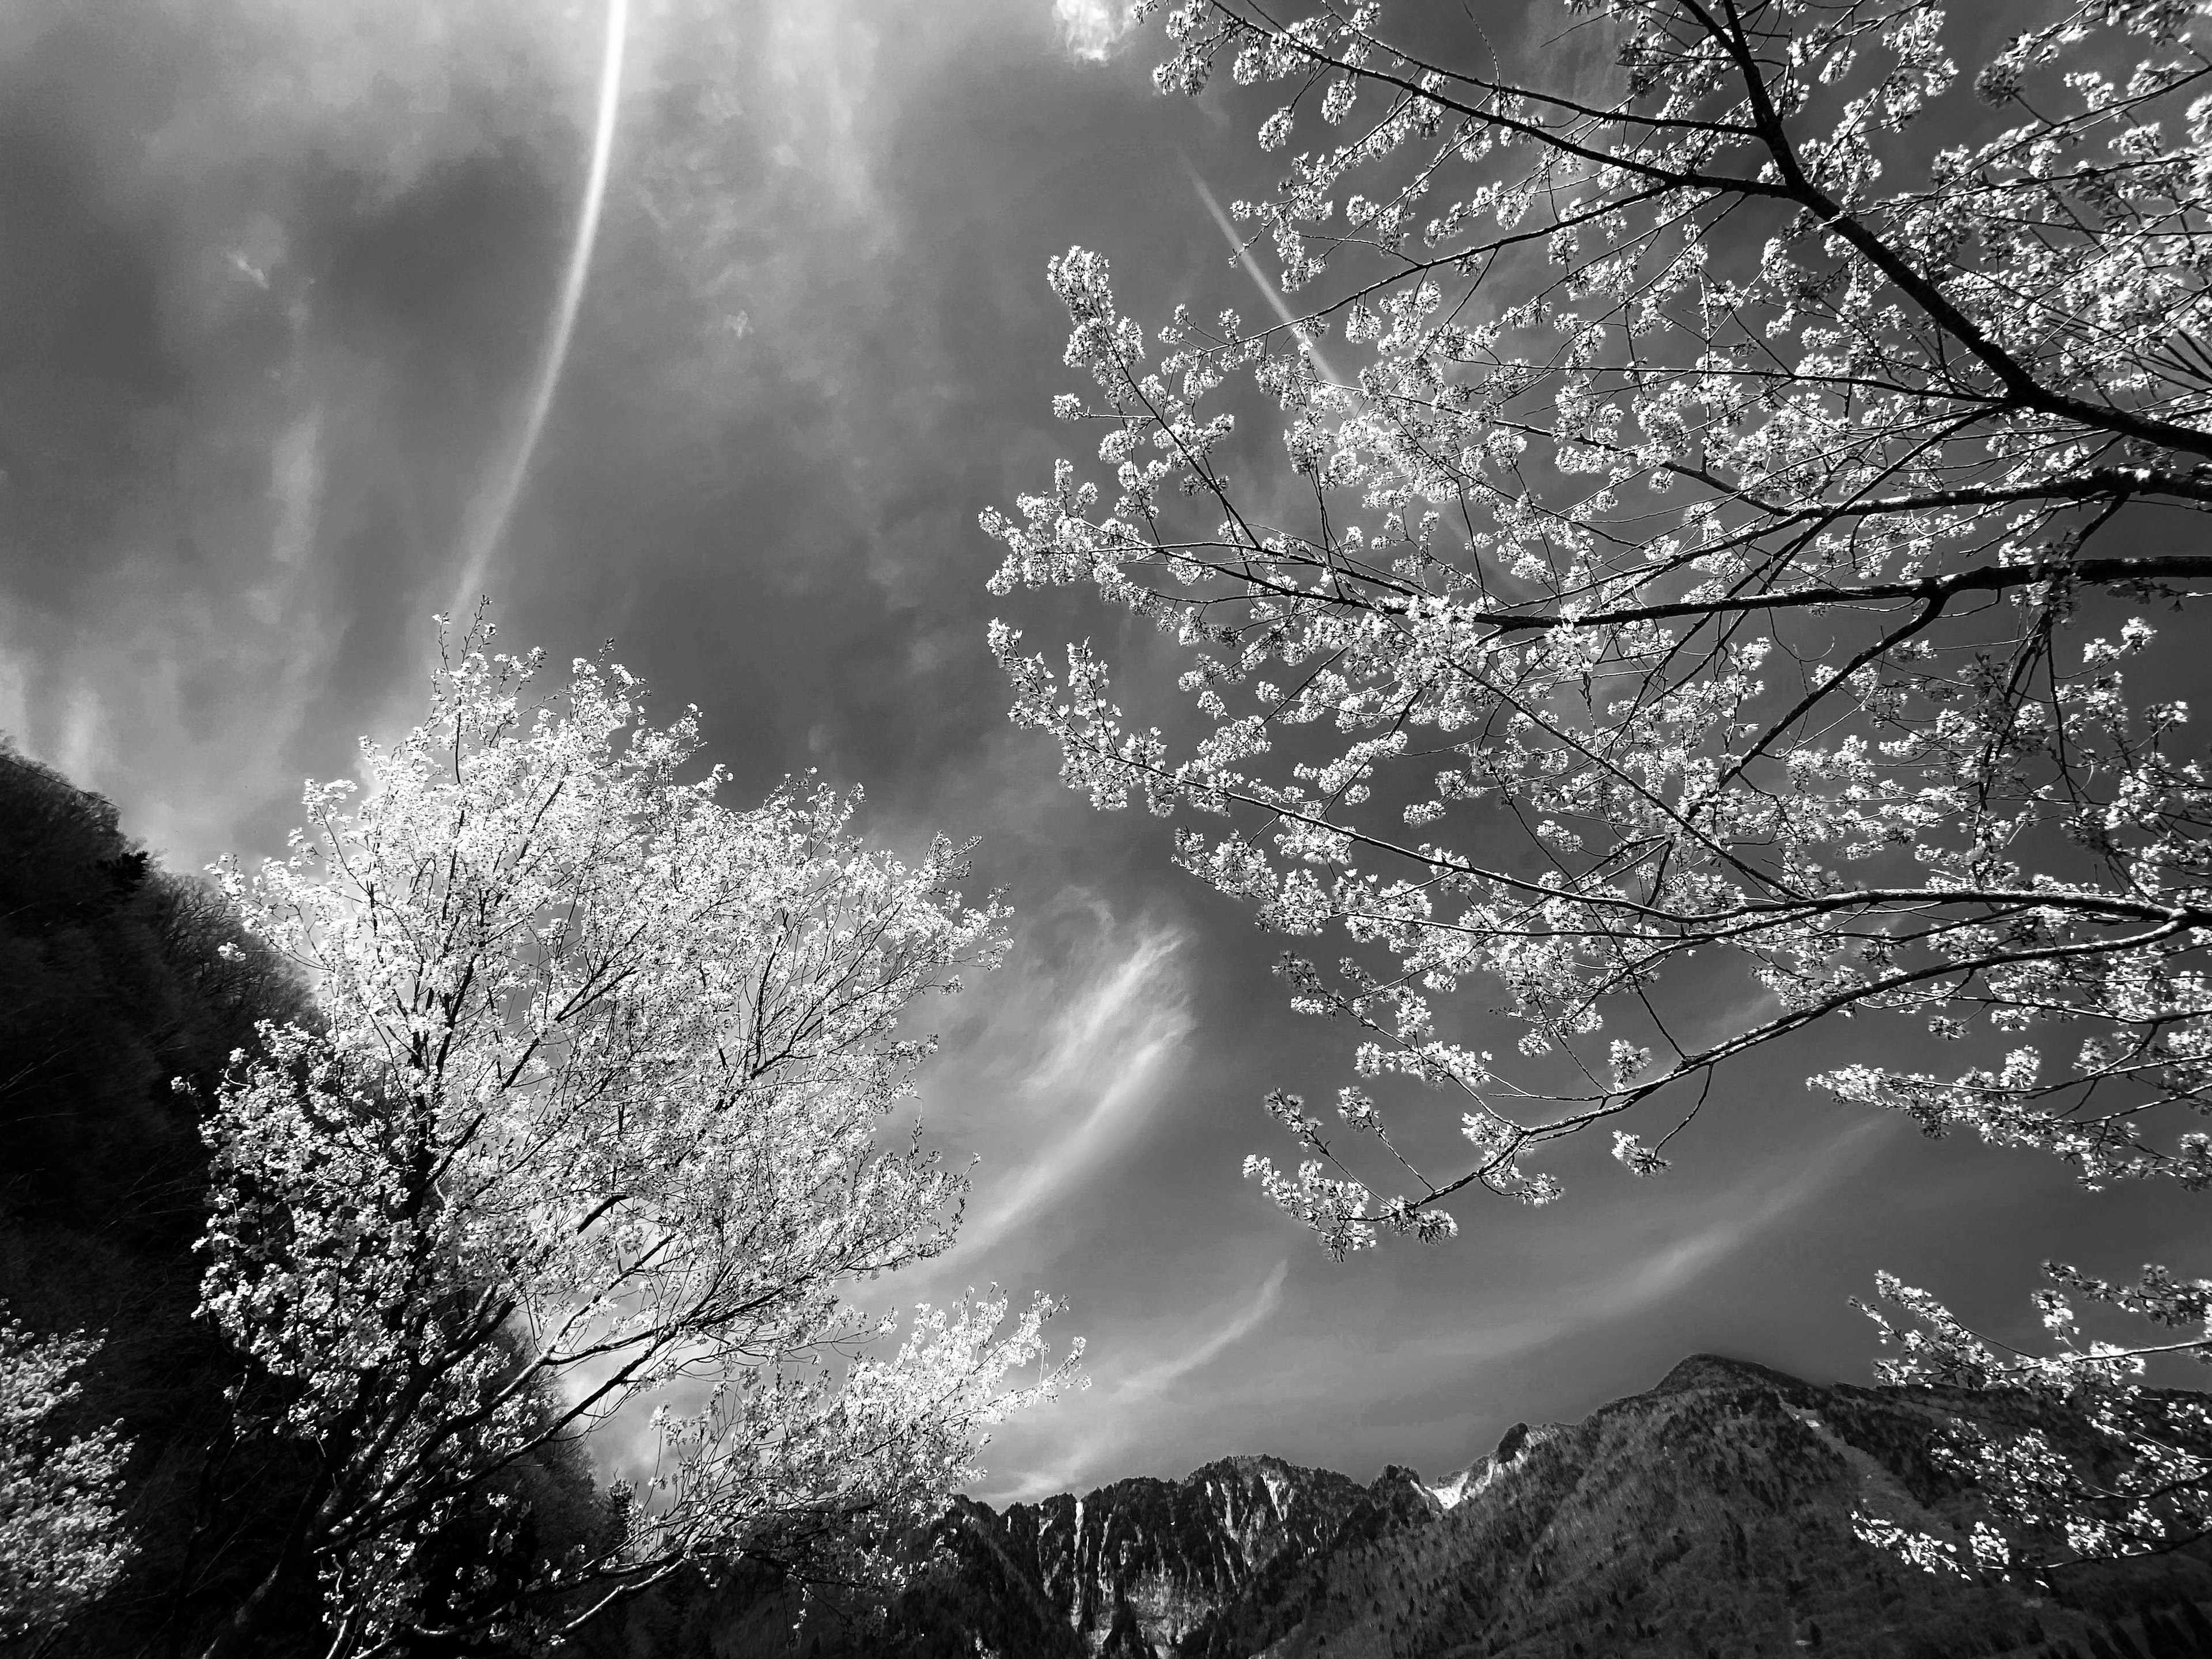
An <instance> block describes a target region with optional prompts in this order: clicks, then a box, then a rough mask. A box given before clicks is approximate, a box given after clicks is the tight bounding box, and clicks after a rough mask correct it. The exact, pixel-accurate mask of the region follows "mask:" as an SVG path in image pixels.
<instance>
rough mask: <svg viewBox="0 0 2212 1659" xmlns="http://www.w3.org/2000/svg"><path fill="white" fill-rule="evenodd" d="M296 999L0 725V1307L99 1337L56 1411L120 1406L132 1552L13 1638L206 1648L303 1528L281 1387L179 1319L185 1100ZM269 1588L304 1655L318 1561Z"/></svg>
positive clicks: (112, 1419)
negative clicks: (79, 1606)
mask: <svg viewBox="0 0 2212 1659" xmlns="http://www.w3.org/2000/svg"><path fill="white" fill-rule="evenodd" d="M309 1010H310V1003H309V1000H308V998H307V994H306V993H305V990H304V987H302V986H301V983H300V982H299V981H298V979H297V978H296V976H295V975H293V974H292V973H291V972H290V971H289V969H288V967H287V965H286V964H285V963H282V962H280V961H277V960H276V959H275V958H274V957H272V956H271V955H270V952H269V951H267V949H266V948H265V947H264V946H262V945H260V944H259V943H258V941H257V940H255V939H253V938H252V936H251V935H249V934H247V933H245V932H244V931H243V930H242V929H241V928H240V927H239V926H238V925H237V923H236V921H234V918H233V916H232V915H231V913H230V911H229V908H228V905H227V903H226V902H225V901H224V900H223V898H222V896H221V895H220V894H219V893H218V892H216V890H214V889H213V888H211V887H210V885H208V884H205V883H204V882H202V881H200V880H198V879H196V878H191V877H186V876H181V875H179V874H176V873H174V872H168V871H165V870H163V869H161V867H160V866H158V865H157V864H156V863H155V860H153V859H152V857H151V856H150V855H149V854H148V853H147V852H146V850H145V849H144V848H142V847H140V846H138V845H137V844H136V843H135V842H132V841H131V839H130V838H129V837H128V836H125V834H124V833H123V831H122V829H121V828H120V826H119V824H118V820H117V815H116V811H115V808H114V807H113V806H112V805H110V804H109V803H108V802H106V800H103V799H100V797H98V796H96V795H93V794H88V793H86V792H84V791H82V790H81V789H78V788H76V787H74V786H73V785H71V784H70V782H69V781H67V780H66V779H64V778H63V777H61V776H60V775H58V774H56V773H55V772H54V771H52V769H48V768H46V767H45V766H42V765H40V764H38V763H35V762H33V761H31V760H28V759H27V758H25V757H23V756H21V755H20V754H18V753H16V752H15V751H14V750H12V749H9V748H6V747H4V746H0V1133H4V1137H5V1139H4V1146H5V1152H4V1154H0V1318H5V1319H13V1320H15V1321H18V1322H21V1324H23V1325H25V1326H27V1327H28V1328H30V1329H31V1330H33V1332H36V1333H39V1334H62V1333H68V1332H76V1331H82V1332H85V1333H87V1334H88V1335H91V1336H93V1337H94V1338H96V1339H99V1340H100V1341H101V1343H102V1346H101V1347H100V1350H99V1352H98V1354H97V1356H96V1358H94V1360H93V1361H92V1363H91V1364H90V1365H89V1366H88V1368H87V1369H86V1370H85V1371H84V1372H83V1374H82V1376H81V1377H80V1378H79V1381H80V1383H81V1384H82V1392H81V1394H80V1395H79V1397H78V1398H77V1399H76V1401H73V1402H72V1403H71V1406H70V1413H72V1414H73V1415H74V1416H75V1417H76V1418H79V1419H82V1426H85V1427H90V1426H93V1425H102V1424H110V1423H119V1424H120V1425H121V1427H122V1431H123V1432H124V1433H125V1435H126V1436H127V1437H129V1441H130V1444H131V1456H130V1461H129V1464H128V1468H127V1478H126V1480H125V1488H124V1492H122V1494H121V1498H122V1502H123V1505H124V1508H125V1515H126V1518H127V1521H128V1524H129V1528H130V1534H131V1545H132V1547H133V1554H132V1559H131V1565H130V1566H129V1567H128V1569H127V1570H126V1571H125V1574H124V1576H123V1577H122V1578H121V1580H120V1581H119V1582H118V1584H117V1585H116V1586H115V1587H114V1589H112V1591H111V1592H110V1593H109V1594H108V1595H106V1596H104V1597H102V1598H101V1600H100V1601H99V1602H98V1604H96V1605H95V1606H94V1607H92V1608H91V1609H90V1610H89V1611H88V1612H85V1613H81V1614H79V1615H78V1616H77V1617H76V1618H75V1619H74V1620H70V1622H69V1624H68V1625H67V1626H66V1627H65V1628H64V1627H61V1626H58V1624H54V1625H49V1626H47V1627H46V1628H43V1629H41V1630H40V1631H39V1632H35V1633H34V1634H33V1636H31V1637H30V1638H28V1640H27V1644H20V1646H21V1651H24V1652H26V1653H35V1654H38V1655H40V1656H41V1659H62V1656H76V1655H85V1656H93V1655H97V1656H109V1655H114V1656H131V1655H141V1656H145V1659H155V1656H175V1659H184V1656H190V1655H197V1654H199V1653H201V1652H203V1651H204V1650H205V1649H206V1648H207V1647H208V1645H209V1644H210V1642H212V1641H213V1640H214V1639H215V1638H216V1637H217V1636H218V1635H219V1634H220V1632H221V1631H222V1628H223V1626H224V1625H225V1623H226V1622H227V1621H228V1620H229V1618H230V1617H231V1615H232V1614H233V1613H234V1612H235V1610H236V1609H237V1608H238V1607H239V1606H240V1604H241V1603H242V1602H243V1601H245V1600H246V1598H247V1597H249V1596H251V1595H253V1594H254V1592H255V1590H256V1589H257V1587H258V1586H261V1585H262V1584H263V1583H264V1581H266V1580H268V1579H269V1578H270V1570H271V1568H272V1567H273V1566H275V1565H276V1564H277V1562H278V1561H279V1560H280V1559H282V1558H283V1556H284V1553H285V1547H286V1541H287V1540H288V1539H289V1538H290V1537H291V1536H293V1535H294V1534H295V1522H296V1521H297V1519H298V1518H299V1510H300V1507H301V1500H302V1498H303V1497H304V1496H305V1494H306V1492H307V1489H308V1485H309V1482H310V1480H311V1478H312V1474H313V1461H312V1460H313V1457H314V1455H315V1452H314V1449H313V1448H312V1447H309V1446H307V1445H304V1444H301V1443H298V1442H296V1441H291V1440H287V1439H283V1438H281V1437H278V1436H277V1435H276V1434H275V1433H273V1432H272V1431H270V1429H269V1428H268V1427H266V1426H265V1425H266V1424H267V1423H269V1422H270V1420H271V1419H273V1417H274V1414H275V1413H276V1412H278V1411H281V1409H282V1404H283V1402H282V1401H281V1399H279V1398H277V1397H276V1395H275V1394H274V1391H273V1390H272V1389H271V1388H270V1383H269V1382H268V1380H267V1379H266V1378H264V1377H260V1376H255V1375H253V1374H252V1372H251V1371H250V1370H248V1369H247V1368H246V1367H245V1366H244V1365H243V1364H242V1363H241V1362H240V1359H239V1358H238V1356H237V1355H236V1354H235V1353H234V1352H233V1351H232V1350H230V1349H229V1348H228V1346H226V1344H225V1343H224V1342H223V1341H222V1339H221V1337H220V1336H219V1335H218V1334H217V1333H216V1331H215V1330H214V1329H213V1328H211V1327H210V1325H208V1324H207V1323H206V1322H203V1321H200V1320H197V1319H195V1318H194V1316H193V1310H194V1307H195V1306H196V1304H197V1299H198V1286H199V1263H198V1261H197V1257H196V1255H195V1252H194V1249H193V1245H194V1241H195V1240H196V1239H197V1237H199V1235H200V1232H201V1230H202V1227H203V1225H204V1214H205V1199H206V1191H207V1171H208V1161H207V1153H206V1149H205V1148H204V1146H203V1145H202V1143H201V1139H200V1135H199V1130H198V1121H199V1115H200V1104H199V1103H201V1102H203V1101H204V1100H206V1099H207V1098H208V1097H210V1095H211V1093H212V1091H214V1090H215V1088H216V1086H217V1085H218V1083H219V1081H220V1079H221V1078H222V1073H223V1072H224V1069H225V1067H226V1066H228V1064H229V1062H230V1057H231V1055H232V1054H234V1052H236V1051H239V1050H241V1049H244V1050H250V1049H251V1048H252V1047H253V1045H254V1043H255V1042H256V1035H255V1034H256V1027H257V1025H258V1023H259V1022H261V1021H264V1020H274V1021H299V1020H305V1019H307V1018H309V1017H310V1012H309ZM58 1426H60V1427H64V1428H67V1427H69V1426H70V1425H58ZM532 1477H533V1481H535V1482H539V1483H542V1482H544V1481H545V1480H549V1479H550V1480H552V1481H554V1482H556V1483H557V1484H559V1485H562V1486H568V1487H571V1488H572V1489H573V1492H572V1494H571V1495H572V1496H573V1497H574V1499H575V1500H576V1501H575V1502H574V1504H571V1505H562V1504H543V1503H542V1502H541V1503H540V1504H538V1505H537V1506H536V1507H537V1508H538V1511H539V1512H540V1513H541V1514H553V1513H559V1512H561V1511H562V1510H569V1511H570V1512H572V1513H576V1514H583V1513H587V1512H588V1511H589V1510H590V1506H591V1503H592V1498H591V1483H590V1480H589V1475H588V1473H587V1471H586V1468H585V1467H584V1465H583V1464H582V1462H581V1458H580V1453H576V1452H574V1449H569V1454H568V1455H567V1456H565V1457H562V1458H559V1459H556V1460H555V1461H554V1465H553V1467H550V1468H541V1469H538V1470H534V1471H532ZM540 1492H541V1497H542V1495H543V1489H542V1486H541V1488H540ZM453 1532H454V1535H453V1537H452V1538H451V1540H450V1547H449V1548H447V1549H443V1550H441V1551H440V1552H439V1555H440V1558H441V1559H442V1560H443V1561H444V1562H445V1564H446V1565H445V1571H447V1573H448V1574H449V1575H450V1577H451V1583H449V1584H448V1585H447V1586H445V1587H443V1589H442V1591H441V1593H443V1594H446V1595H449V1596H450V1597H452V1598H453V1599H454V1600H455V1601H465V1600H467V1599H469V1598H471V1597H474V1596H477V1595H483V1594H486V1593H487V1592H488V1591H489V1590H490V1589H493V1588H494V1586H493V1585H492V1584H491V1583H489V1582H487V1577H488V1576H489V1578H496V1577H497V1575H498V1574H499V1572H500V1571H501V1565H502V1564H501V1561H500V1560H499V1559H496V1558H497V1557H498V1555H499V1554H500V1553H501V1552H498V1551H495V1550H491V1549H489V1548H488V1547H487V1541H486V1540H485V1539H484V1538H483V1537H482V1536H480V1535H471V1533H472V1532H473V1528H471V1527H470V1526H469V1525H468V1524H467V1523H466V1522H463V1523H461V1524H459V1525H458V1526H457V1527H456V1528H453ZM561 1542H562V1541H558V1540H552V1539H547V1538H544V1537H540V1536H537V1535H532V1536H528V1537H526V1538H525V1539H523V1540H521V1541H519V1542H518V1543H517V1544H515V1545H513V1546H511V1547H510V1549H516V1548H519V1549H522V1550H526V1551H530V1552H532V1553H537V1552H542V1551H544V1550H546V1549H550V1548H553V1547H557V1546H558V1545H559V1544H560V1543H561ZM435 1588H436V1587H434V1589H435ZM268 1594H269V1595H270V1596H273V1597H274V1598H275V1599H276V1601H279V1602H281V1603H282V1605H281V1606H280V1607H272V1608H271V1612H272V1613H276V1621H275V1623H274V1625H273V1626H266V1627H263V1628H261V1629H259V1630H258V1632H257V1635H256V1638H255V1643H254V1645H255V1648H256V1650H257V1651H258V1652H264V1653H268V1654H270V1655H276V1656H281V1655H284V1654H289V1653H291V1652H295V1651H297V1652H300V1653H302V1654H307V1653H317V1654H319V1653H320V1652H321V1651H322V1650H323V1647H324V1645H325V1641H324V1639H323V1638H322V1637H321V1636H320V1635H319V1618H318V1609H317V1605H316V1601H315V1586H314V1583H313V1574H312V1571H301V1572H293V1573H288V1574H284V1575H281V1576H280V1577H279V1579H278V1582H277V1583H276V1584H275V1585H274V1586H273V1587H272V1588H271V1589H270V1591H269V1592H268ZM271 1632H274V1634H273V1639H272V1635H271ZM413 1651H415V1652H416V1653H419V1654H422V1655H424V1656H428V1655H432V1654H438V1653H461V1652H468V1651H478V1650H477V1649H472V1648H466V1647H462V1646H459V1645H454V1644H448V1645H440V1644H427V1643H426V1644H420V1645H418V1646H417V1647H416V1649H415V1650H413Z"/></svg>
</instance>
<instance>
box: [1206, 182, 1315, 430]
mask: <svg viewBox="0 0 2212 1659" xmlns="http://www.w3.org/2000/svg"><path fill="white" fill-rule="evenodd" d="M1182 170H1183V171H1184V172H1185V173H1188V174H1190V183H1191V188H1192V189H1194V190H1195V191H1197V192H1198V199H1199V200H1200V201H1201V202H1203V203H1205V204H1206V211H1207V212H1208V213H1210V214H1212V216H1213V222H1214V223H1215V224H1217V225H1218V226H1220V227H1221V234H1222V235H1223V236H1225V237H1226V238H1227V239H1228V241H1229V246H1230V249H1231V252H1234V253H1235V254H1236V255H1237V263H1238V264H1241V265H1243V267H1244V273H1245V275H1247V276H1249V277H1250V278H1251V279H1252V281H1253V283H1254V284H1255V286H1257V287H1258V289H1259V290H1260V292H1261V294H1263V295H1266V296H1267V303H1268V305H1270V306H1271V307H1273V308H1274V313H1275V315H1276V316H1277V317H1279V319H1282V323H1283V325H1284V326H1285V328H1287V329H1290V330H1291V331H1292V332H1294V333H1295V334H1297V337H1298V338H1299V339H1300V340H1302V341H1303V342H1304V344H1305V349H1306V355H1307V356H1310V357H1311V358H1312V359H1313V360H1314V367H1315V368H1318V369H1319V370H1321V372H1322V378H1323V379H1324V380H1328V381H1329V382H1330V383H1331V384H1332V385H1334V386H1342V385H1343V384H1344V381H1343V380H1340V379H1339V378H1338V376H1337V373H1336V371H1335V370H1334V369H1333V368H1330V367H1329V366H1328V358H1326V357H1324V356H1322V355H1321V348H1320V347H1319V346H1318V345H1316V344H1315V343H1314V342H1313V338H1312V337H1311V336H1310V335H1309V334H1308V333H1307V332H1306V331H1305V330H1304V329H1302V328H1300V327H1299V326H1298V314H1297V313H1296V312H1295V311H1292V310H1291V305H1290V301H1287V300H1285V298H1283V291H1282V290H1281V289H1279V288H1277V287H1276V286H1275V285H1274V283H1273V282H1271V281H1270V280H1269V279H1268V276H1267V272H1266V271H1264V270H1261V268H1260V262H1259V261H1258V260H1257V259H1255V258H1253V257H1252V250H1251V249H1250V248H1249V247H1247V246H1245V244H1244V238H1243V237H1242V236H1239V235H1238V234H1237V227H1236V226H1235V225H1234V224H1232V223H1231V222H1230V218H1229V216H1228V214H1226V213H1225V212H1224V211H1223V210H1222V207H1221V204H1220V203H1219V202H1218V201H1216V200H1215V199H1214V195H1213V192H1212V191H1210V190H1208V189H1207V188H1206V180H1205V179H1201V178H1200V177H1199V174H1198V169H1197V168H1196V167H1193V166H1192V165H1191V164H1190V157H1188V155H1186V156H1184V157H1183V158H1182Z"/></svg>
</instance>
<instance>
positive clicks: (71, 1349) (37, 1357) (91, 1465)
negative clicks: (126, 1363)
mask: <svg viewBox="0 0 2212 1659" xmlns="http://www.w3.org/2000/svg"><path fill="white" fill-rule="evenodd" d="M98 1351H99V1344H98V1343H97V1342H94V1341H92V1340H88V1339H87V1338H84V1337H82V1336H68V1337H50V1338H45V1339H41V1338H39V1337H36V1336H33V1334H31V1333H30V1332H29V1331H27V1330H26V1329H25V1328H23V1327H22V1326H21V1325H20V1324H18V1323H16V1322H15V1321H13V1320H6V1321H0V1642H5V1643H15V1642H19V1641H23V1640H25V1639H27V1638H31V1637H34V1636H35V1637H41V1638H44V1637H47V1636H51V1635H52V1634H53V1633H54V1632H57V1631H58V1630H59V1629H60V1628H61V1627H62V1626H64V1625H65V1624H66V1623H67V1621H68V1620H69V1619H70V1615H71V1614H72V1613H76V1611H77V1610H78V1609H79V1608H81V1607H84V1606H85V1605H86V1604H88V1602H91V1601H95V1600H97V1599H98V1598H99V1597H100V1595H102V1594H103V1593H104V1592H105V1591H106V1589H107V1588H108V1586H109V1585H111V1584H112V1583H114V1582H115V1580H116V1578H117V1577H118V1576H119V1575H120V1574H121V1572H122V1571H123V1569H124V1568H125V1566H126V1565H128V1564H129V1562H130V1559H131V1542H130V1538H129V1534H128V1532H127V1530H126V1528H125V1525H124V1521H123V1515H122V1507H121V1486H122V1480H123V1464H124V1460H125V1457H126V1456H127V1455H129V1452H130V1446H129V1443H127V1442H126V1441H125V1439H124V1437H123V1433H122V1430H121V1428H120V1427H119V1426H117V1425H109V1426H106V1427H100V1428H93V1429H89V1430H88V1431H84V1432H81V1433H74V1434H73V1433H70V1432H69V1431H68V1430H67V1428H66V1427H65V1426H64V1425H63V1423H62V1422H61V1420H60V1419H62V1418H63V1417H64V1414H65V1413H68V1412H69V1411H70V1409H71V1408H72V1407H74V1406H75V1405H76V1401H77V1400H78V1398H79V1395H81V1393H82V1389H80V1387H79V1385H78V1384H77V1383H76V1382H75V1381H74V1380H73V1378H74V1376H75V1374H76V1372H77V1371H79V1370H82V1368H83V1366H84V1365H85V1364H86V1363H87V1362H88V1360H90V1359H91V1358H92V1357H93V1356H94V1354H95V1353H96V1352H98ZM33 1650H34V1651H35V1650H36V1649H35V1647H34V1648H33Z"/></svg>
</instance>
